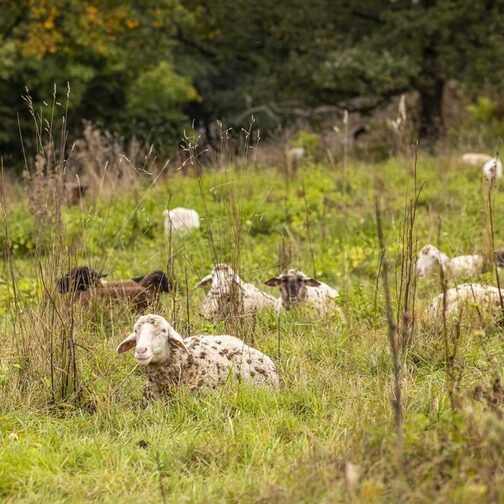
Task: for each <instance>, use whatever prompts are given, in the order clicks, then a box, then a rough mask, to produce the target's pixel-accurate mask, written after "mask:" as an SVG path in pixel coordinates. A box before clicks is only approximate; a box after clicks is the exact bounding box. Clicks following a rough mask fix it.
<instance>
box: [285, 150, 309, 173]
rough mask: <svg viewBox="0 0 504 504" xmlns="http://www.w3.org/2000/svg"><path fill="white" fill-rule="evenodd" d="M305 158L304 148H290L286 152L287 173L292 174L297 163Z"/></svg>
mask: <svg viewBox="0 0 504 504" xmlns="http://www.w3.org/2000/svg"><path fill="white" fill-rule="evenodd" d="M305 156H306V150H305V149H304V147H292V148H290V149H289V150H288V151H287V173H289V174H292V173H294V172H295V171H296V169H297V167H298V163H300V162H301V161H302V160H303V159H304V158H305Z"/></svg>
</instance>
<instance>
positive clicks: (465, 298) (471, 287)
mask: <svg viewBox="0 0 504 504" xmlns="http://www.w3.org/2000/svg"><path fill="white" fill-rule="evenodd" d="M503 299H504V293H503ZM471 305H477V306H480V307H481V308H483V309H484V310H485V312H487V311H488V310H489V309H490V311H492V310H494V309H495V308H497V307H499V306H500V296H499V289H497V287H492V286H490V285H480V284H469V283H467V284H460V285H457V286H456V287H453V288H452V289H448V290H447V291H446V315H448V316H449V315H452V314H458V313H459V311H460V310H461V309H463V308H464V307H468V306H471ZM427 313H428V315H429V316H430V317H433V318H438V317H441V316H442V315H443V294H440V295H439V296H436V297H435V298H434V299H433V300H432V302H431V304H430V305H429V307H428V309H427Z"/></svg>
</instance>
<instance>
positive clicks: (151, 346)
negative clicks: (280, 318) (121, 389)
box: [117, 314, 279, 405]
mask: <svg viewBox="0 0 504 504" xmlns="http://www.w3.org/2000/svg"><path fill="white" fill-rule="evenodd" d="M132 348H135V359H136V360H137V362H138V364H140V365H141V366H143V367H144V368H145V369H146V371H147V378H148V381H147V384H146V385H145V387H144V392H143V399H142V403H143V405H147V402H148V401H149V400H150V399H152V398H157V397H160V396H163V395H170V394H172V393H173V392H174V391H175V389H176V388H177V387H179V386H184V387H186V388H188V389H189V390H190V391H191V392H193V391H194V392H195V391H198V390H201V389H205V388H206V389H216V388H218V387H221V386H223V385H224V384H225V383H226V382H228V381H229V380H230V379H231V375H233V376H234V377H235V378H236V379H237V380H238V381H242V382H245V383H250V384H252V385H258V386H268V387H271V388H274V389H276V388H278V386H279V381H278V373H277V370H276V367H275V364H273V362H272V361H271V359H270V358H269V357H268V356H266V355H264V354H263V353H261V352H260V351H259V350H256V349H255V348H252V347H249V346H247V345H246V344H245V343H244V342H243V341H242V340H240V339H238V338H235V337H234V336H208V335H205V336H191V337H189V338H186V339H182V336H181V335H180V334H179V333H178V332H177V331H175V329H174V328H173V327H172V326H171V325H170V324H169V323H168V322H167V321H166V320H165V319H164V318H163V317H161V316H159V315H152V314H151V315H144V316H142V317H140V318H139V319H138V320H137V322H136V323H135V326H134V330H133V333H131V334H130V335H129V336H128V337H127V338H126V339H125V340H124V341H122V343H121V344H120V345H119V346H118V347H117V353H119V354H121V353H123V352H126V351H128V350H131V349H132Z"/></svg>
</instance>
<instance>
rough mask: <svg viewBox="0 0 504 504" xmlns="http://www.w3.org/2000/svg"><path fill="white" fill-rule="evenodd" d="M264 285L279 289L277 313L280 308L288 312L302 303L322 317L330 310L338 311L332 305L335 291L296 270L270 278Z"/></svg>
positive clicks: (336, 292)
mask: <svg viewBox="0 0 504 504" xmlns="http://www.w3.org/2000/svg"><path fill="white" fill-rule="evenodd" d="M265 284H266V285H269V286H270V287H279V288H280V298H279V299H278V300H277V302H276V311H277V313H280V310H281V309H282V308H285V309H286V310H290V309H292V308H294V307H295V306H298V305H300V304H302V303H303V304H308V305H311V306H313V307H314V308H315V309H317V310H318V311H319V313H320V314H322V315H324V314H326V313H327V312H328V311H329V310H330V309H331V308H332V309H334V310H335V311H340V310H339V307H336V306H335V303H334V301H335V299H336V298H337V297H338V296H339V294H338V291H337V290H335V289H333V288H332V287H329V285H327V284H325V283H323V282H319V281H318V280H315V279H313V278H310V277H308V276H307V275H306V274H305V273H303V272H302V271H299V270H297V269H290V270H288V271H286V272H284V273H282V274H281V275H279V276H278V277H274V278H270V279H269V280H267V281H266V282H265Z"/></svg>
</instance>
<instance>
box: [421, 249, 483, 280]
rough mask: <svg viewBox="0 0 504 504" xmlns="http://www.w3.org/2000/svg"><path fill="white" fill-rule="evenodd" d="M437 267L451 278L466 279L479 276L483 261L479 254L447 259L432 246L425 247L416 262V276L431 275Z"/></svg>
mask: <svg viewBox="0 0 504 504" xmlns="http://www.w3.org/2000/svg"><path fill="white" fill-rule="evenodd" d="M438 266H441V268H442V269H443V273H444V274H448V275H451V276H453V277H467V276H472V275H479V274H481V273H482V272H483V270H484V267H485V260H484V257H483V256H482V255H479V254H477V255H465V256H458V257H453V258H449V257H448V256H447V255H446V254H443V252H441V251H440V250H438V249H437V248H436V247H434V245H425V247H423V248H422V250H420V254H419V255H418V260H417V262H416V274H417V276H420V277H426V276H428V275H430V274H432V273H433V272H434V271H435V270H436V268H437V267H438Z"/></svg>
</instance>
